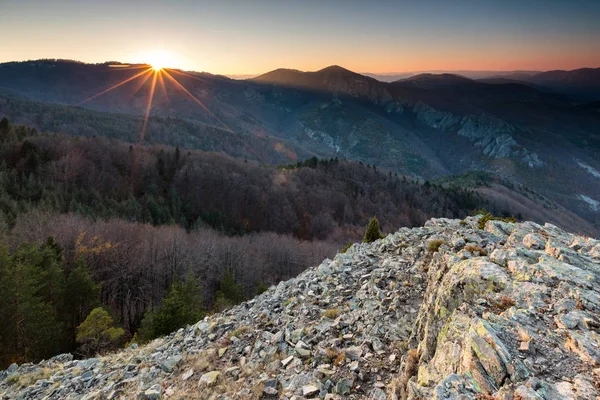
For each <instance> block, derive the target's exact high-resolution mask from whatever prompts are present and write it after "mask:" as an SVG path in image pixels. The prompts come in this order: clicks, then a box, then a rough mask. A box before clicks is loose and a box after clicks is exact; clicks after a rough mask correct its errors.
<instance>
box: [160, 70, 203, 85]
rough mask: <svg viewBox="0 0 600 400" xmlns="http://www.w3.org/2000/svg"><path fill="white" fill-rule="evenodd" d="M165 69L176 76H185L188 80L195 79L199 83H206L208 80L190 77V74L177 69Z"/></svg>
mask: <svg viewBox="0 0 600 400" xmlns="http://www.w3.org/2000/svg"><path fill="white" fill-rule="evenodd" d="M165 69H168V70H169V71H171V72H175V73H176V74H179V75H185V76H187V77H188V78H192V79H195V80H197V81H200V82H206V79H202V78H199V77H197V76H194V75H190V74H188V73H187V72H183V71H178V70H176V69H171V68H165Z"/></svg>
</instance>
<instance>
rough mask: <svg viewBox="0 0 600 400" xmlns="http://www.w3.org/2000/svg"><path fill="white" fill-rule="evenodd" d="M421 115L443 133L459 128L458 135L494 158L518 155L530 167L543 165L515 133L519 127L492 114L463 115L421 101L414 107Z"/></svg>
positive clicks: (427, 123)
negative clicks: (522, 144) (435, 107)
mask: <svg viewBox="0 0 600 400" xmlns="http://www.w3.org/2000/svg"><path fill="white" fill-rule="evenodd" d="M412 110H413V112H414V113H415V115H416V116H417V118H418V119H419V120H420V121H421V122H423V123H424V124H426V125H428V126H430V127H432V128H435V129H438V130H441V131H442V132H446V131H452V130H453V129H456V134H457V135H459V136H464V137H466V138H468V139H469V140H470V141H471V142H472V143H473V146H474V147H477V148H480V149H481V153H482V154H483V155H484V156H486V157H490V158H507V157H517V158H520V161H521V162H523V163H524V164H526V165H527V166H529V167H530V168H539V167H543V166H544V163H543V161H541V160H540V159H539V157H538V155H537V154H536V153H532V152H530V151H529V150H527V149H526V148H524V147H523V146H521V145H519V144H518V143H517V141H516V140H515V139H514V137H513V136H512V133H514V131H515V130H516V128H515V127H514V126H512V125H510V124H508V123H507V122H505V121H503V120H501V119H499V118H496V117H493V116H491V115H488V114H482V115H478V116H477V115H472V114H468V115H465V116H463V117H460V116H456V115H454V114H452V113H450V112H444V111H438V110H436V109H434V108H433V107H431V106H429V105H428V104H425V103H423V102H421V101H419V102H417V103H416V104H415V105H414V106H413V107H412Z"/></svg>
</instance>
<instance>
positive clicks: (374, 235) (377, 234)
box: [363, 217, 384, 243]
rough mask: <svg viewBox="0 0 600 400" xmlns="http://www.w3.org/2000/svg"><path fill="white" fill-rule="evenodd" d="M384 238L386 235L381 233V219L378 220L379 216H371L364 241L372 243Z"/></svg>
mask: <svg viewBox="0 0 600 400" xmlns="http://www.w3.org/2000/svg"><path fill="white" fill-rule="evenodd" d="M383 238H384V236H383V234H382V233H381V228H380V227H379V221H378V220H377V217H373V218H371V220H370V221H369V224H368V225H367V229H366V230H365V237H364V239H363V243H372V242H374V241H376V240H378V239H383Z"/></svg>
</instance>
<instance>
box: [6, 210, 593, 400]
mask: <svg viewBox="0 0 600 400" xmlns="http://www.w3.org/2000/svg"><path fill="white" fill-rule="evenodd" d="M478 223H479V217H469V218H467V219H465V220H448V219H434V220H431V221H429V222H427V223H426V225H425V226H424V227H421V228H414V229H408V228H402V229H400V230H399V231H398V232H396V233H393V234H390V235H388V236H387V237H386V238H385V239H382V240H379V241H376V242H374V243H372V244H355V245H353V246H352V247H351V248H350V249H349V250H348V251H347V253H345V254H338V255H337V256H336V257H335V258H334V259H333V260H325V261H324V262H323V263H322V264H321V265H319V266H318V267H316V268H312V269H309V270H307V271H306V272H304V273H303V274H301V275H300V276H298V277H297V278H294V279H291V280H289V281H286V282H281V283H279V284H278V285H277V286H273V287H271V288H270V289H269V290H268V291H267V292H265V293H264V294H262V295H260V296H258V297H256V298H255V299H253V300H251V301H248V302H245V303H242V304H241V305H239V306H236V307H234V308H232V309H230V310H227V311H225V312H223V313H219V314H215V315H212V316H210V317H207V318H205V319H204V320H202V321H199V322H198V323H197V324H195V325H193V326H188V327H186V328H183V329H180V330H179V331H177V332H174V333H173V334H171V335H169V336H168V337H164V338H161V339H157V340H155V341H153V342H151V343H149V344H146V345H144V346H139V347H138V346H135V345H134V346H132V347H130V348H128V349H126V350H122V351H120V352H117V353H114V354H109V355H105V356H101V357H100V356H99V357H97V358H92V359H87V360H73V357H72V356H71V355H60V356H57V357H54V358H53V359H51V360H48V361H43V362H41V363H38V364H24V365H20V366H19V365H12V366H10V367H9V368H8V370H6V371H2V372H0V398H2V399H34V398H40V399H41V398H47V399H54V398H61V399H62V398H65V399H117V398H137V399H159V398H206V399H228V398H231V399H250V398H281V399H312V398H315V399H316V398H321V399H342V398H348V399H359V398H369V399H382V400H383V399H388V398H392V399H393V398H410V399H421V398H424V399H429V398H434V399H451V398H461V399H491V398H495V399H595V398H597V397H598V396H599V395H600V390H599V389H600V369H599V367H600V289H599V283H600V241H598V240H595V239H591V238H584V237H581V236H577V235H573V234H570V233H567V232H564V231H562V230H561V229H559V228H557V227H555V226H553V225H550V224H546V225H544V226H540V225H538V224H535V223H532V222H524V223H517V224H514V223H506V222H501V221H488V222H487V223H486V225H485V229H479V227H478Z"/></svg>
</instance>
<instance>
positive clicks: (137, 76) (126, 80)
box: [71, 69, 150, 107]
mask: <svg viewBox="0 0 600 400" xmlns="http://www.w3.org/2000/svg"><path fill="white" fill-rule="evenodd" d="M148 72H150V69H147V70H145V71H142V72H140V73H139V74H135V75H134V76H132V77H130V78H127V79H125V80H123V81H121V82H119V83H117V84H114V85H112V86H111V87H109V88H108V89H105V90H103V91H101V92H100V93H96V94H95V95H93V96H90V97H88V98H87V99H85V100H83V101H80V102H79V103H77V104H73V105H72V106H71V107H77V106H80V105H82V104H83V103H87V102H88V101H90V100H93V99H95V98H96V97H99V96H102V95H103V94H106V93H108V92H110V91H111V90H114V89H116V88H118V87H119V86H122V85H124V84H126V83H127V82H131V81H132V80H134V79H136V78H139V77H140V76H142V75H144V74H147V73H148Z"/></svg>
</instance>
